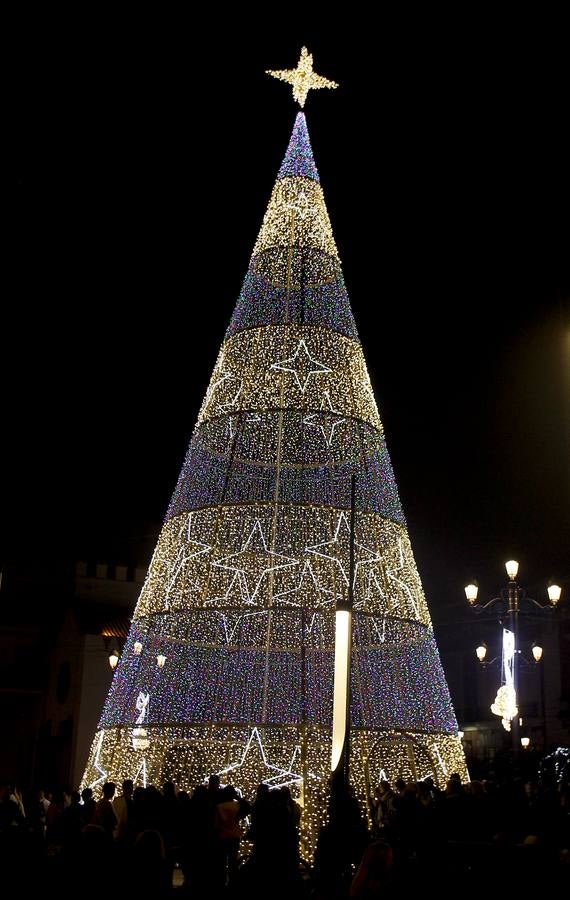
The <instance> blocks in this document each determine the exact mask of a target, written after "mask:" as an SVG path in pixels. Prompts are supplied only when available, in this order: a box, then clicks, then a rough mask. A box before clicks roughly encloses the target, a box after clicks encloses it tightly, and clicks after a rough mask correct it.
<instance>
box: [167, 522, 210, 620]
mask: <svg viewBox="0 0 570 900" xmlns="http://www.w3.org/2000/svg"><path fill="white" fill-rule="evenodd" d="M191 528H192V515H190V516H189V517H188V521H187V522H184V523H183V524H182V525H181V527H180V531H179V533H178V539H179V543H178V550H177V552H176V555H175V556H174V559H172V560H168V562H167V566H168V571H167V575H166V579H165V580H166V591H165V595H164V601H165V604H166V608H167V609H168V608H169V606H170V595H171V593H172V591H173V589H174V587H175V586H176V584H177V581H178V578H179V576H180V574H181V572H182V573H183V572H184V571H185V569H186V567H187V566H188V564H189V563H190V561H191V560H193V559H195V557H197V556H201V555H202V554H204V553H209V552H210V550H211V549H212V548H211V546H210V545H209V544H204V543H203V542H202V541H195V540H192V539H191V538H190V531H191ZM193 587H195V585H193Z"/></svg>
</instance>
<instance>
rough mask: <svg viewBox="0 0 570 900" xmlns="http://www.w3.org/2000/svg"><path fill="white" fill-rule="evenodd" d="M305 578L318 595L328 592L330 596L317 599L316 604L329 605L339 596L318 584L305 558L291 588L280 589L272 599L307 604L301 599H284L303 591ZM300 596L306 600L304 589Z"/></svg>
mask: <svg viewBox="0 0 570 900" xmlns="http://www.w3.org/2000/svg"><path fill="white" fill-rule="evenodd" d="M307 578H308V579H310V582H312V590H314V591H315V592H316V593H317V594H319V595H322V594H330V597H327V598H326V599H319V600H318V601H317V606H330V604H331V603H334V601H335V599H336V598H337V597H340V595H339V594H335V593H334V592H333V591H331V590H329V589H328V588H324V587H322V586H321V585H320V584H319V582H318V580H317V577H316V575H315V573H314V572H313V567H312V566H311V563H310V560H308V559H307V560H305V563H304V565H303V569H302V571H301V575H300V577H299V581H298V583H297V585H296V586H295V587H293V588H290V589H289V590H288V591H281V593H280V594H275V595H274V597H273V599H274V601H275V602H280V603H283V604H284V605H285V606H305V605H307V604H306V603H302V602H301V600H288V599H286V598H287V597H289V596H290V595H292V596H294V595H296V594H298V593H299V592H300V591H303V584H304V582H305V581H306V579H307ZM302 597H303V599H304V600H305V601H306V598H307V592H306V591H303V594H302Z"/></svg>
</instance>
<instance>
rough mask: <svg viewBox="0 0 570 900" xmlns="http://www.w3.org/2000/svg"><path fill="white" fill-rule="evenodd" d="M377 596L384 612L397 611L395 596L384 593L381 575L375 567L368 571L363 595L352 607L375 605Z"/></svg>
mask: <svg viewBox="0 0 570 900" xmlns="http://www.w3.org/2000/svg"><path fill="white" fill-rule="evenodd" d="M378 597H380V599H381V600H382V604H383V606H385V612H387V613H395V612H396V611H397V609H398V600H397V598H395V597H390V596H388V594H386V592H385V590H384V588H383V582H382V576H381V574H380V572H379V571H378V569H377V568H376V567H375V568H373V569H371V570H370V571H369V572H368V577H367V579H366V591H365V593H364V597H363V598H361V599H360V600H359V601H358V602H355V604H354V608H355V609H360V608H361V607H370V606H372V605H375V604H376V601H377V598H378Z"/></svg>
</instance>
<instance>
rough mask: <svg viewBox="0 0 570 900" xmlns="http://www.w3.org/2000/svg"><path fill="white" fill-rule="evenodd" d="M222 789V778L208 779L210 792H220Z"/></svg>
mask: <svg viewBox="0 0 570 900" xmlns="http://www.w3.org/2000/svg"><path fill="white" fill-rule="evenodd" d="M219 789H220V776H219V775H210V777H209V778H208V790H209V791H218V790H219Z"/></svg>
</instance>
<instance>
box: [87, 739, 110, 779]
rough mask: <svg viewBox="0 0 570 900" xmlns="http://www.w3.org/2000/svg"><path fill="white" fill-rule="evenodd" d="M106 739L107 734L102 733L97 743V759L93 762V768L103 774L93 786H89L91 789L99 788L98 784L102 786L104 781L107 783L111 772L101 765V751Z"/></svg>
mask: <svg viewBox="0 0 570 900" xmlns="http://www.w3.org/2000/svg"><path fill="white" fill-rule="evenodd" d="M104 737H105V732H104V731H101V733H100V735H99V740H98V741H97V749H96V751H95V758H94V760H93V768H94V769H97V771H98V772H100V773H101V777H100V778H97V779H95V781H92V782H91V784H90V785H89V787H90V788H94V787H97V785H98V784H102V783H103V782H104V781H107V776H108V774H109V772H108V771H107V770H106V769H103V768H102V766H101V765H100V762H101V759H100V757H101V749H102V747H103V738H104Z"/></svg>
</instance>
